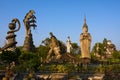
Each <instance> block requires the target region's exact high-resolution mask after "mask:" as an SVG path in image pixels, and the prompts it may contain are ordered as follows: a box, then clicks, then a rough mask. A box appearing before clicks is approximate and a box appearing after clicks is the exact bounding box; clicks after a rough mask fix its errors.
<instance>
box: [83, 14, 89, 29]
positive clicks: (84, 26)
mask: <svg viewBox="0 0 120 80" xmlns="http://www.w3.org/2000/svg"><path fill="white" fill-rule="evenodd" d="M83 28H87V29H88V26H87V23H86V16H85V17H84V24H83Z"/></svg>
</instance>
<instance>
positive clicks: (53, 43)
mask: <svg viewBox="0 0 120 80" xmlns="http://www.w3.org/2000/svg"><path fill="white" fill-rule="evenodd" d="M50 36H51V38H50V40H51V42H50V50H49V52H48V55H47V61H49V60H50V57H51V55H52V53H53V52H54V54H55V59H56V60H58V59H60V58H61V54H60V46H59V42H58V40H57V38H56V37H55V36H54V35H53V34H52V32H50Z"/></svg>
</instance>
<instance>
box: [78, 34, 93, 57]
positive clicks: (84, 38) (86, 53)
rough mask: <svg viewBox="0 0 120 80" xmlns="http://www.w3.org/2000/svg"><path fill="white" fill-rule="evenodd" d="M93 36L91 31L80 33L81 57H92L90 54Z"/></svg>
mask: <svg viewBox="0 0 120 80" xmlns="http://www.w3.org/2000/svg"><path fill="white" fill-rule="evenodd" d="M90 45H91V36H90V34H89V33H82V34H81V35H80V46H81V53H82V54H81V58H89V59H90V58H91V56H90Z"/></svg>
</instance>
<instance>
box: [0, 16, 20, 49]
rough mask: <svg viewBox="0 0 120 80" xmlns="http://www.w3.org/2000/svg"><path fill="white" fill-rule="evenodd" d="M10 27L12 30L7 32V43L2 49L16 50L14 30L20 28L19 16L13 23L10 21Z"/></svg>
mask: <svg viewBox="0 0 120 80" xmlns="http://www.w3.org/2000/svg"><path fill="white" fill-rule="evenodd" d="M16 24H18V28H17V29H15V28H16ZM9 29H10V31H8V32H7V34H8V35H7V37H6V45H5V46H4V47H2V49H1V50H9V51H15V49H16V44H17V42H16V39H15V37H16V35H15V34H14V32H17V31H18V30H19V29H20V21H19V20H18V19H17V18H14V19H13V20H12V21H11V23H9Z"/></svg>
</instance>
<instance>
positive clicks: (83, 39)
mask: <svg viewBox="0 0 120 80" xmlns="http://www.w3.org/2000/svg"><path fill="white" fill-rule="evenodd" d="M23 22H24V27H25V30H26V35H25V40H24V45H23V46H16V44H17V42H16V39H15V38H16V37H19V36H16V35H15V32H17V31H19V29H20V28H21V26H20V24H21V23H22V22H20V21H19V19H16V18H15V19H12V21H11V23H10V24H9V25H8V27H9V29H10V31H8V32H7V37H6V44H5V46H3V47H1V49H0V80H91V79H92V80H113V79H115V80H120V70H119V68H120V63H119V62H120V52H119V51H118V50H116V48H115V45H114V44H113V43H112V42H111V41H110V40H107V39H106V38H105V39H104V40H103V42H99V43H96V44H95V45H94V46H93V48H92V50H90V48H91V42H92V35H90V33H89V32H88V25H87V22H86V17H85V19H84V24H83V26H82V33H81V34H80V40H79V41H80V46H78V44H77V43H72V41H71V40H70V37H68V40H67V41H66V43H64V42H62V41H61V40H58V39H57V36H55V34H54V32H50V33H48V34H50V38H46V39H43V41H42V43H41V44H40V46H39V47H35V45H34V39H33V37H32V32H31V29H32V27H33V28H34V29H35V27H37V25H36V17H35V11H34V10H30V11H29V12H28V13H27V14H26V16H25V18H24V20H23ZM16 24H18V29H16V27H17V26H16ZM15 29H16V30H15ZM41 36H42V35H41ZM69 36H70V35H69ZM78 37H79V36H78ZM71 38H72V37H71Z"/></svg>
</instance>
